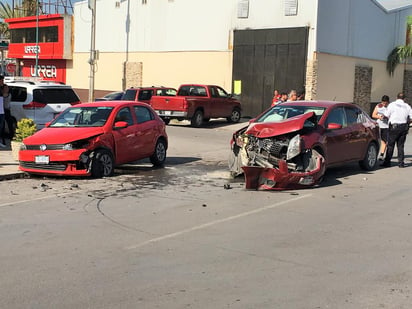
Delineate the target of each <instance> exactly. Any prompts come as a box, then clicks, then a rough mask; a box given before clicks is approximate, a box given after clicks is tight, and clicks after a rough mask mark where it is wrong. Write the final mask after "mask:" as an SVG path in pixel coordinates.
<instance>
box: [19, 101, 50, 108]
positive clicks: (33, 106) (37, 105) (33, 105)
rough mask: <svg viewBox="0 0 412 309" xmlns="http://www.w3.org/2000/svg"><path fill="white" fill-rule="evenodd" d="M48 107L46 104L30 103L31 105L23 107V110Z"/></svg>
mask: <svg viewBox="0 0 412 309" xmlns="http://www.w3.org/2000/svg"><path fill="white" fill-rule="evenodd" d="M46 105H47V104H45V103H40V102H35V101H32V102H30V103H29V104H25V105H23V108H24V109H36V108H43V107H45V106H46Z"/></svg>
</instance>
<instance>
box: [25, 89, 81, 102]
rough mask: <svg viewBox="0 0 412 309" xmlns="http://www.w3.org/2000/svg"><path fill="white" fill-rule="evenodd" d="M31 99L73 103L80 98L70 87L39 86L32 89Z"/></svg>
mask: <svg viewBox="0 0 412 309" xmlns="http://www.w3.org/2000/svg"><path fill="white" fill-rule="evenodd" d="M33 101H35V102H39V103H45V104H61V103H75V102H79V101H80V99H79V97H78V96H77V94H76V93H75V92H74V90H73V89H70V88H41V89H34V90H33Z"/></svg>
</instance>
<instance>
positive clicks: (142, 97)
mask: <svg viewBox="0 0 412 309" xmlns="http://www.w3.org/2000/svg"><path fill="white" fill-rule="evenodd" d="M176 93H177V90H176V89H175V88H171V87H163V86H159V87H156V86H151V87H137V88H133V87H132V88H129V89H127V90H126V91H125V94H124V95H123V97H122V100H126V101H139V102H145V103H147V104H149V103H150V99H151V98H152V97H153V96H168V97H171V96H175V95H176Z"/></svg>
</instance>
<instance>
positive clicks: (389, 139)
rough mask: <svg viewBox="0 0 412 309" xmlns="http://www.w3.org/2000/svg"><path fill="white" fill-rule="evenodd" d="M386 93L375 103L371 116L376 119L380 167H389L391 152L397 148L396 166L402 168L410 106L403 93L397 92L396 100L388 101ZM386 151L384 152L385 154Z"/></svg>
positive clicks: (411, 109) (411, 110)
mask: <svg viewBox="0 0 412 309" xmlns="http://www.w3.org/2000/svg"><path fill="white" fill-rule="evenodd" d="M389 101H390V100H389V97H388V96H387V95H384V96H382V99H381V103H379V104H378V105H376V107H375V108H374V110H373V113H372V117H373V118H374V119H377V122H378V125H379V129H380V134H381V145H380V154H379V156H380V159H381V160H382V161H383V162H382V163H381V166H382V167H390V166H391V160H392V157H393V152H394V149H395V144H396V148H397V150H398V166H399V167H401V168H403V167H405V166H406V164H405V151H404V146H405V141H406V135H407V134H408V131H409V123H410V122H411V121H412V108H411V106H410V105H409V104H408V103H406V102H405V94H404V93H403V92H400V93H398V95H397V96H396V100H395V101H393V102H392V103H389ZM385 152H386V154H385Z"/></svg>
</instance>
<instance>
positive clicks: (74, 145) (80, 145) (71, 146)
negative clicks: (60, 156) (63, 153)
mask: <svg viewBox="0 0 412 309" xmlns="http://www.w3.org/2000/svg"><path fill="white" fill-rule="evenodd" d="M88 146H89V141H88V140H80V141H75V142H71V143H67V144H64V145H63V150H75V149H85V148H87V147H88Z"/></svg>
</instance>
